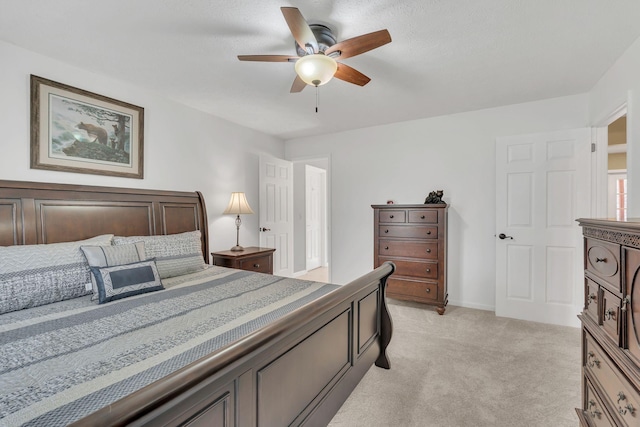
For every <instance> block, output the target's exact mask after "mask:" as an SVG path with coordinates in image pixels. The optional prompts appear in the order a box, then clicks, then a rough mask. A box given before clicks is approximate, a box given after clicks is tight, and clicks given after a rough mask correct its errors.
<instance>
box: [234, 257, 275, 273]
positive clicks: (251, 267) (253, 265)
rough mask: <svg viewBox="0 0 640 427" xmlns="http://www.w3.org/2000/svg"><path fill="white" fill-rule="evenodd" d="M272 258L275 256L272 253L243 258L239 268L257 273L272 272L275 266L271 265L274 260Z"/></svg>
mask: <svg viewBox="0 0 640 427" xmlns="http://www.w3.org/2000/svg"><path fill="white" fill-rule="evenodd" d="M272 259H273V257H272V256H271V255H265V256H261V257H255V258H251V259H245V260H241V261H240V263H239V264H240V265H239V268H240V269H241V270H247V271H255V272H256V273H271V271H272V270H273V266H272V265H271V263H272V262H273V261H272Z"/></svg>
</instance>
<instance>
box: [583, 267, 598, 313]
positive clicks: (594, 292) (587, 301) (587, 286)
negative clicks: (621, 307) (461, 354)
mask: <svg viewBox="0 0 640 427" xmlns="http://www.w3.org/2000/svg"><path fill="white" fill-rule="evenodd" d="M584 282H585V283H584V312H585V313H586V314H587V315H588V316H589V317H591V318H592V319H593V320H595V321H596V323H598V324H600V317H599V316H598V314H599V313H600V310H599V304H598V301H599V300H600V285H598V284H597V283H596V282H594V281H593V280H591V279H588V278H585V279H584Z"/></svg>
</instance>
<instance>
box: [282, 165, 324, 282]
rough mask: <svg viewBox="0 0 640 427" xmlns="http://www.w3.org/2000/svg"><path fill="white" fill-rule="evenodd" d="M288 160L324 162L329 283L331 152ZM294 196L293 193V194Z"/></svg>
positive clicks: (300, 272)
mask: <svg viewBox="0 0 640 427" xmlns="http://www.w3.org/2000/svg"><path fill="white" fill-rule="evenodd" d="M288 160H289V161H291V162H293V164H294V166H295V165H296V164H302V165H307V164H309V165H311V166H316V167H318V166H317V164H315V163H316V162H319V161H321V162H326V166H327V167H326V172H327V175H326V186H325V209H326V220H325V227H326V230H325V236H326V240H325V258H324V261H325V265H327V267H328V269H327V278H328V281H329V282H330V283H331V282H332V280H331V265H332V251H331V242H332V239H331V216H332V202H331V200H332V199H331V187H332V184H331V183H332V181H331V154H318V155H311V156H300V157H293V158H289V159H288ZM294 198H295V195H294ZM295 240H296V236H295V231H294V241H295ZM295 250H296V249H295V245H294V251H295ZM305 258H306V248H305ZM305 273H306V270H303V271H298V272H294V276H298V275H303V274H305Z"/></svg>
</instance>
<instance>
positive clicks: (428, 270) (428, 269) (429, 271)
mask: <svg viewBox="0 0 640 427" xmlns="http://www.w3.org/2000/svg"><path fill="white" fill-rule="evenodd" d="M427 273H431V269H430V268H427ZM427 292H429V289H427Z"/></svg>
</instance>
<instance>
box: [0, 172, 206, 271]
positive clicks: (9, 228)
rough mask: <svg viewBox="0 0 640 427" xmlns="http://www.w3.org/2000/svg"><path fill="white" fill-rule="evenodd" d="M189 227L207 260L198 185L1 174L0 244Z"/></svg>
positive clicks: (141, 233) (168, 231)
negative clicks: (141, 185)
mask: <svg viewBox="0 0 640 427" xmlns="http://www.w3.org/2000/svg"><path fill="white" fill-rule="evenodd" d="M194 230H200V232H201V233H202V254H203V256H204V260H205V262H207V263H209V236H208V227H207V210H206V207H205V203H204V198H203V197H202V194H201V193H200V192H197V191H195V192H192V193H191V192H182V191H160V190H142V189H131V188H117V187H93V186H87V185H67V184H45V183H37V182H21V181H3V180H0V246H11V245H32V244H39V243H58V242H70V241H74V240H82V239H88V238H90V237H93V236H97V235H100V234H115V235H116V236H155V235H163V234H175V233H182V232H185V231H194Z"/></svg>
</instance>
